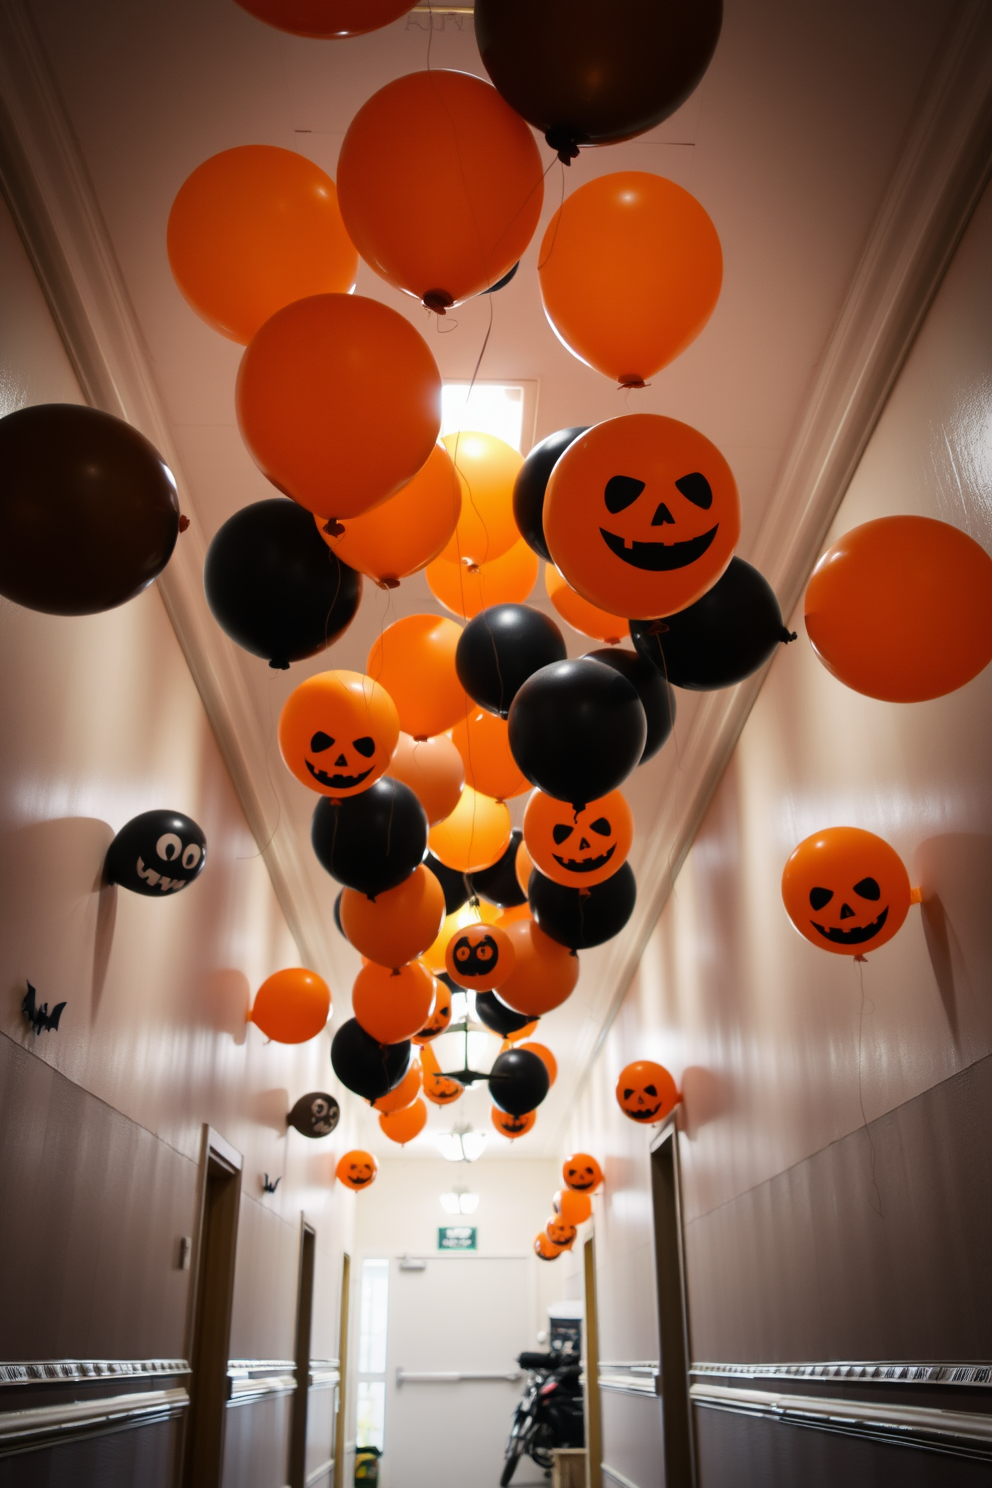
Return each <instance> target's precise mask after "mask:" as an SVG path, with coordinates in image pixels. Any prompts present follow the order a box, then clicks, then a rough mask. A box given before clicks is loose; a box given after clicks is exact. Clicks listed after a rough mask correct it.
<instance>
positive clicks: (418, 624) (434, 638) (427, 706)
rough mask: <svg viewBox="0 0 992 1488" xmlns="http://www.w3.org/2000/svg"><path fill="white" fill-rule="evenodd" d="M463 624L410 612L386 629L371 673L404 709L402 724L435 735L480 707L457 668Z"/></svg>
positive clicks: (419, 736)
mask: <svg viewBox="0 0 992 1488" xmlns="http://www.w3.org/2000/svg"><path fill="white" fill-rule="evenodd" d="M461 634H462V628H461V626H460V625H456V624H455V622H454V620H447V619H444V618H443V617H442V616H441V615H406V616H405V617H404V618H403V619H402V620H396V621H394V623H393V624H392V625H390V626H387V628H386V629H385V630H384V631H383V633H382V635H381V636H380V637H379V639H378V640H377V641H376V643H375V645H374V646H373V647H372V650H371V651H370V652H369V659H368V671H369V676H370V677H374V678H375V679H376V681H377V682H381V683H382V685H383V687H385V689H386V691H387V692H388V693H389V695H390V697H391V698H392V699H393V702H394V703H395V704H396V707H397V709H398V710H399V716H400V728H401V729H402V730H403V732H404V733H405V734H412V736H413V737H414V738H415V739H429V738H430V737H431V735H432V734H443V733H444V731H445V730H446V729H449V728H451V725H452V724H453V723H457V722H458V720H459V718H464V717H465V714H466V712H468V711H469V710H471V709H474V707H475V704H474V703H470V702H469V700H468V698H467V697H466V696H465V693H464V692H463V690H462V685H461V683H460V682H459V680H458V674H457V672H456V671H455V648H456V647H457V645H458V642H459V640H460V639H461Z"/></svg>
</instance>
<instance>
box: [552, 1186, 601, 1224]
mask: <svg viewBox="0 0 992 1488" xmlns="http://www.w3.org/2000/svg"><path fill="white" fill-rule="evenodd" d="M551 1207H552V1209H553V1210H554V1211H555V1213H556V1214H560V1215H561V1217H562V1219H563V1220H564V1221H565V1223H566V1224H573V1225H580V1224H585V1222H586V1220H587V1219H588V1218H589V1217H590V1215H591V1214H592V1199H591V1198H590V1197H589V1195H588V1194H586V1193H573V1192H572V1190H571V1189H570V1188H560V1189H559V1190H558V1192H557V1193H556V1194H555V1196H554V1198H553V1199H552V1200H551Z"/></svg>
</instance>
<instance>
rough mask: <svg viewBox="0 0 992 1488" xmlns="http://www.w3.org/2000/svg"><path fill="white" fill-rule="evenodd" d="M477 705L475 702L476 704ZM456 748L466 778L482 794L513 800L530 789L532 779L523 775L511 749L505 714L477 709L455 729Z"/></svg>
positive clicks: (454, 740) (453, 735) (498, 799)
mask: <svg viewBox="0 0 992 1488" xmlns="http://www.w3.org/2000/svg"><path fill="white" fill-rule="evenodd" d="M473 708H474V705H473ZM451 738H452V742H453V743H454V746H455V748H456V749H457V750H458V753H459V755H460V757H461V759H462V761H463V762H464V766H465V780H466V782H467V784H468V785H470V786H471V787H472V789H473V790H475V791H478V792H479V794H480V795H482V796H491V797H492V798H493V800H495V801H509V800H510V799H512V797H513V796H522V795H523V794H524V792H525V791H529V790H530V788H531V787H530V781H529V780H528V779H527V777H526V775H522V774H521V772H520V769H519V767H518V765H517V762H516V760H515V759H514V758H513V755H512V754H511V753H510V739H509V730H508V728H507V723H506V719H505V718H499V717H497V715H496V714H495V713H485V712H482V711H481V710H479V711H473V712H472V713H471V714H470V715H469V717H468V718H464V719H462V721H461V723H456V724H455V726H454V728H453V729H452V730H451Z"/></svg>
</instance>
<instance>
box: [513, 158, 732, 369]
mask: <svg viewBox="0 0 992 1488" xmlns="http://www.w3.org/2000/svg"><path fill="white" fill-rule="evenodd" d="M538 272H539V275H540V280H541V297H542V299H543V300H544V310H545V314H546V315H547V317H548V319H549V320H550V322H551V324H552V326H553V327H554V329H555V330H556V331H557V333H558V335H559V336H560V337H561V339H562V341H564V343H565V345H566V346H567V347H568V349H569V351H571V352H572V353H573V354H574V355H575V356H577V357H578V358H579V360H580V361H582V362H586V363H587V364H588V365H589V366H590V367H595V368H596V370H597V372H602V373H604V374H605V376H607V377H610V378H612V379H613V381H614V382H618V383H620V384H622V385H623V386H625V387H643V386H644V384H645V382H646V381H647V379H648V378H649V377H652V376H653V375H654V373H655V372H659V371H660V370H661V368H662V367H667V365H668V363H669V362H671V361H674V359H675V358H676V357H677V356H678V355H679V354H680V353H681V352H683V351H685V349H686V347H687V346H690V345H691V344H692V342H693V341H695V339H696V337H697V336H698V335H699V333H700V331H701V330H702V329H703V327H704V326H705V324H706V322H707V321H708V320H709V318H710V316H711V315H712V314H713V310H714V308H715V307H716V302H717V300H718V299H719V297H720V287H721V285H722V283H723V254H722V252H721V249H720V239H719V238H718V237H717V232H716V228H715V227H714V226H713V223H712V222H711V221H710V218H709V216H708V215H707V213H706V212H705V211H704V210H703V208H702V207H701V206H700V204H699V202H698V201H697V200H696V198H695V197H694V196H690V195H689V192H688V191H684V190H683V189H682V187H681V186H676V184H675V182H674V181H667V180H665V178H664V177H663V176H655V175H651V174H649V173H648V172H646V171H617V172H616V174H614V175H609V176H597V177H595V178H594V179H593V180H591V181H587V182H586V183H585V185H584V186H580V187H579V189H578V191H574V192H573V193H572V194H571V196H569V197H568V198H567V199H566V200H565V201H564V202H563V204H562V206H561V207H560V208H559V210H558V211H557V212H556V213H555V215H554V216H553V217H552V219H551V221H550V222H549V223H548V228H547V231H546V233H545V234H544V242H543V243H542V244H541V256H540V267H539V270H538Z"/></svg>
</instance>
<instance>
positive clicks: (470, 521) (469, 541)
mask: <svg viewBox="0 0 992 1488" xmlns="http://www.w3.org/2000/svg"><path fill="white" fill-rule="evenodd" d="M442 443H443V444H444V447H445V449H446V450H447V451H448V454H449V455H450V456H451V458H452V460H453V461H454V463H455V469H456V470H457V471H458V474H459V476H460V478H461V482H462V510H461V515H460V516H459V518H458V526H457V527H456V528H455V530H454V532H453V533H452V535H451V537H450V538H449V540H448V543H447V546H446V547H445V548H444V550H443V552H442V554H441V556H442V558H445V559H447V560H448V562H449V563H467V564H472V563H474V564H476V565H477V566H480V567H481V566H482V565H483V564H485V563H492V562H494V561H495V559H497V558H501V557H502V556H503V554H504V553H508V552H509V551H510V549H511V548H512V547H515V546H516V544H517V543H518V542H519V541H520V529H519V528H518V527H517V524H516V520H515V518H514V515H513V483H514V481H515V480H516V478H517V472H518V471H519V469H520V467H521V465H522V464H523V463H524V461H523V456H522V455H521V454H520V453H519V452H518V451H517V450H515V449H514V448H513V446H512V445H509V444H507V443H506V442H505V440H502V439H497V438H496V435H495V434H480V433H478V432H476V431H475V430H474V429H467V430H462V431H461V432H460V433H458V434H445V436H444V439H443V440H442Z"/></svg>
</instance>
